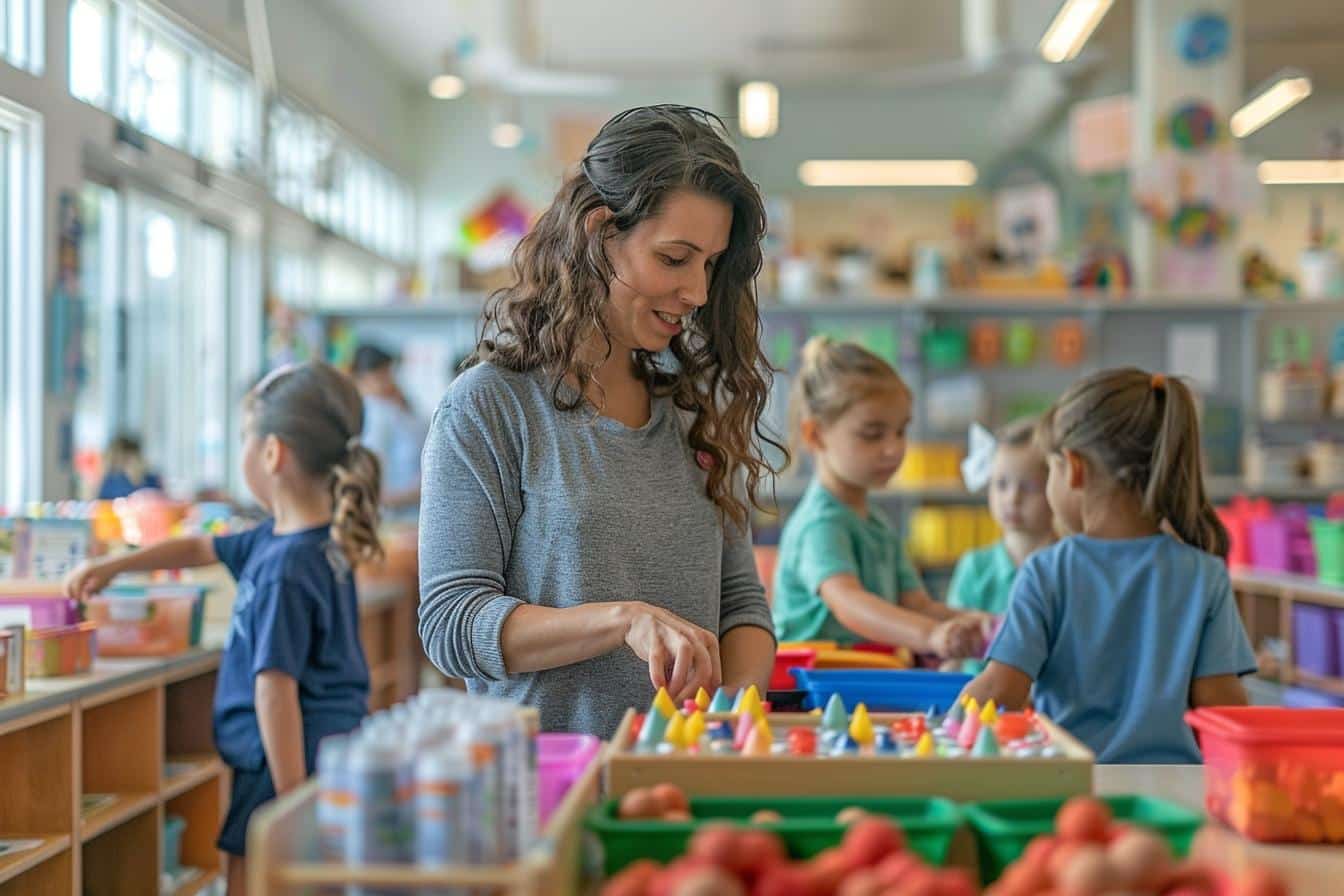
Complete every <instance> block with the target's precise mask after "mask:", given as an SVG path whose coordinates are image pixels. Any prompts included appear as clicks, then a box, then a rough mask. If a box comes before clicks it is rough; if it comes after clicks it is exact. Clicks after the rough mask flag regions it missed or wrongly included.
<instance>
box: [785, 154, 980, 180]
mask: <svg viewBox="0 0 1344 896" xmlns="http://www.w3.org/2000/svg"><path fill="white" fill-rule="evenodd" d="M798 178H799V180H801V181H802V182H803V183H805V184H807V185H808V186H809V187H969V186H970V185H971V184H973V183H975V166H974V165H972V164H971V163H970V162H968V161H966V160H965V159H810V160H808V161H806V162H804V163H803V164H801V165H799V166H798Z"/></svg>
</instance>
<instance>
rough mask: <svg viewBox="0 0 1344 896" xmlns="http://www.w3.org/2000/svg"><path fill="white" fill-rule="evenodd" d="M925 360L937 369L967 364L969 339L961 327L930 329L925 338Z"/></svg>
mask: <svg viewBox="0 0 1344 896" xmlns="http://www.w3.org/2000/svg"><path fill="white" fill-rule="evenodd" d="M922 341H923V350H924V362H925V363H926V364H928V365H929V366H930V367H932V368H934V369H935V370H955V369H957V368H959V367H965V366H966V357H967V354H968V353H969V350H970V348H969V346H970V343H969V339H968V337H967V335H966V331H965V330H963V329H961V328H959V327H939V328H937V329H933V330H928V331H927V332H925V333H924V338H923V340H922Z"/></svg>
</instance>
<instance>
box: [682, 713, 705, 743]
mask: <svg viewBox="0 0 1344 896" xmlns="http://www.w3.org/2000/svg"><path fill="white" fill-rule="evenodd" d="M704 736H705V714H704V713H702V712H693V713H691V717H690V718H689V719H687V720H686V727H685V729H684V730H683V731H682V740H683V741H684V742H685V744H686V746H688V747H693V746H695V745H696V744H698V743H700V738H702V737H704Z"/></svg>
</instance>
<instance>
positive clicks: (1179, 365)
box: [1166, 324, 1218, 392]
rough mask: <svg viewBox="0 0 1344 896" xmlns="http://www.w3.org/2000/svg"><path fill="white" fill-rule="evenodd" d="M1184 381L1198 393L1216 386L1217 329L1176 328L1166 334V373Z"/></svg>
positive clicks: (1206, 325)
mask: <svg viewBox="0 0 1344 896" xmlns="http://www.w3.org/2000/svg"><path fill="white" fill-rule="evenodd" d="M1166 372H1167V373H1168V374H1170V375H1171V376H1179V377H1184V378H1185V379H1187V380H1189V382H1190V385H1192V386H1194V387H1195V388H1196V389H1197V390H1199V391H1200V392H1212V391H1213V390H1214V387H1215V386H1217V384H1218V328H1217V327H1214V326H1210V325H1208V324H1177V325H1175V326H1173V327H1172V328H1171V329H1169V330H1167V370H1166Z"/></svg>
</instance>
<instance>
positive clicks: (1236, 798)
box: [1185, 706, 1344, 843]
mask: <svg viewBox="0 0 1344 896" xmlns="http://www.w3.org/2000/svg"><path fill="white" fill-rule="evenodd" d="M1185 720H1186V721H1187V722H1189V723H1190V727H1192V728H1194V729H1195V732H1196V734H1197V735H1198V737H1199V743H1200V748H1201V749H1202V750H1203V752H1204V789H1205V795H1204V802H1205V808H1206V809H1207V810H1208V812H1209V814H1210V815H1212V816H1214V817H1215V818H1218V819H1220V820H1222V821H1223V822H1225V823H1227V824H1228V825H1230V826H1231V827H1233V828H1235V829H1236V830H1238V831H1240V832H1241V833H1242V834H1243V835H1245V836H1247V837H1250V838H1251V839H1252V840H1261V841H1270V842H1293V843H1325V842H1328V843H1344V709H1289V708H1285V707H1277V706H1274V707H1271V706H1222V707H1215V708H1207V709H1195V710H1191V711H1190V712H1188V713H1186V714H1185Z"/></svg>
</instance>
